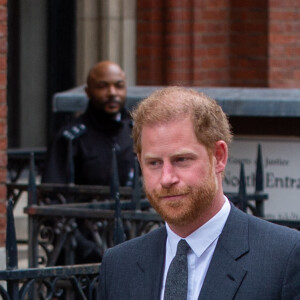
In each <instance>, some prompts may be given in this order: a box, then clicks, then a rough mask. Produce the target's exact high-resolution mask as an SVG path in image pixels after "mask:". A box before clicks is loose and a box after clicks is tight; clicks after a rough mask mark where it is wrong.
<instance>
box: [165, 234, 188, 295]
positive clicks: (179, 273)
mask: <svg viewBox="0 0 300 300" xmlns="http://www.w3.org/2000/svg"><path fill="white" fill-rule="evenodd" d="M189 249H190V246H189V244H188V243H187V242H186V241H185V240H183V239H182V240H180V241H179V243H178V245H177V251H176V255H175V257H174V258H173V260H172V262H171V264H170V267H169V270H168V274H167V279H166V285H165V293H164V300H186V299H187V289H188V264H187V252H188V250H189Z"/></svg>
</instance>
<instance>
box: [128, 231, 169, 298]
mask: <svg viewBox="0 0 300 300" xmlns="http://www.w3.org/2000/svg"><path fill="white" fill-rule="evenodd" d="M150 235H151V237H150ZM150 235H149V238H147V239H146V240H145V241H144V242H143V247H142V251H140V252H139V253H140V254H139V256H137V257H136V273H135V278H134V279H133V280H131V282H132V283H131V284H132V285H133V286H132V288H131V290H132V291H134V294H133V295H132V297H131V299H145V300H147V299H149V300H153V299H159V297H160V290H161V283H162V276H163V270H164V261H165V247H166V238H167V233H166V229H165V227H162V228H159V229H158V230H156V232H152V233H151V234H150Z"/></svg>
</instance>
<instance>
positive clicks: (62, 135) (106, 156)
mask: <svg viewBox="0 0 300 300" xmlns="http://www.w3.org/2000/svg"><path fill="white" fill-rule="evenodd" d="M85 92H86V94H87V96H88V98H89V103H88V107H87V110H86V112H85V113H84V114H82V115H81V116H80V117H78V118H77V119H76V120H74V121H73V122H71V123H70V124H68V125H66V126H64V127H63V128H62V129H61V130H59V132H58V134H57V135H56V136H55V137H54V139H53V141H52V143H51V145H50V147H49V148H48V152H47V159H46V166H45V171H44V174H43V176H42V182H44V183H63V184H66V183H69V168H68V134H67V132H69V131H72V128H77V129H76V130H79V131H81V132H80V134H79V135H78V136H77V137H76V138H75V139H74V140H73V141H72V144H73V158H72V159H73V162H74V183H75V184H80V185H109V184H110V180H111V162H112V148H115V149H116V154H117V161H118V170H119V182H120V185H121V186H125V185H130V181H131V176H132V173H133V164H134V152H133V143H132V138H131V129H132V121H131V117H130V115H129V113H128V112H127V110H126V109H125V107H124V105H125V98H126V78H125V73H124V71H123V70H122V69H121V67H120V66H119V65H117V64H115V63H113V62H111V61H102V62H99V63H97V64H96V65H95V66H93V68H92V69H91V70H90V71H89V73H88V76H87V85H86V88H85ZM73 132H74V131H73ZM84 222H85V220H77V224H78V228H79V230H77V231H76V240H77V246H76V263H92V262H99V261H100V259H101V253H100V249H99V246H97V244H96V243H95V241H94V240H93V235H92V234H91V231H90V230H89V229H88V226H86V225H84Z"/></svg>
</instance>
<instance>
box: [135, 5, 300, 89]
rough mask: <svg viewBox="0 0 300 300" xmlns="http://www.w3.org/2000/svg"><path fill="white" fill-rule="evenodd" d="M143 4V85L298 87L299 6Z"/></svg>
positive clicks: (140, 64) (139, 19)
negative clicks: (181, 83) (184, 83)
mask: <svg viewBox="0 0 300 300" xmlns="http://www.w3.org/2000/svg"><path fill="white" fill-rule="evenodd" d="M137 3H138V10H137V14H138V17H137V29H138V30H137V37H138V38H137V74H138V76H137V78H138V79H137V81H138V84H141V83H143V84H153V82H155V83H156V84H170V83H173V82H174V81H178V80H182V82H187V81H189V80H190V82H189V85H194V84H195V85H207V84H209V85H212V86H216V85H221V86H222V85H232V86H266V87H267V86H272V87H276V85H278V87H284V82H286V87H293V84H294V87H298V86H299V72H300V66H299V61H300V1H298V0H297V1H296V0H285V1H281V0H244V1H238V0H232V1H225V0H195V1H192V2H191V1H186V0H184V1H179V0H169V1H167V0H166V1H158V2H157V1H153V0H149V1H146V0H138V1H137ZM188 69H191V70H189V71H188ZM180 70H181V71H182V72H181V75H180ZM187 74H188V75H187ZM280 76H283V78H280ZM293 82H294V83H293Z"/></svg>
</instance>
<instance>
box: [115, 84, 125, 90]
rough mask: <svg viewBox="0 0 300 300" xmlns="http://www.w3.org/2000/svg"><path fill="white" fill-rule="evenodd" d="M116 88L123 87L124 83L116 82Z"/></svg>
mask: <svg viewBox="0 0 300 300" xmlns="http://www.w3.org/2000/svg"><path fill="white" fill-rule="evenodd" d="M116 88H117V89H124V88H125V85H124V83H118V84H116Z"/></svg>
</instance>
